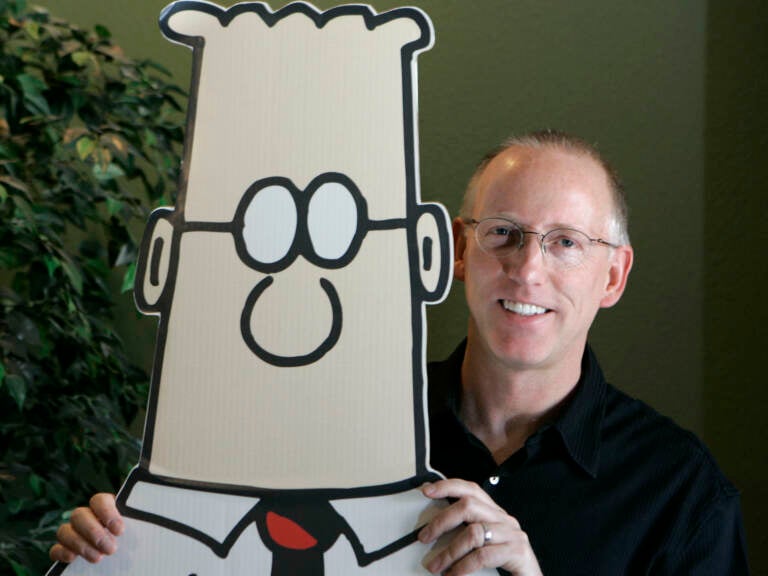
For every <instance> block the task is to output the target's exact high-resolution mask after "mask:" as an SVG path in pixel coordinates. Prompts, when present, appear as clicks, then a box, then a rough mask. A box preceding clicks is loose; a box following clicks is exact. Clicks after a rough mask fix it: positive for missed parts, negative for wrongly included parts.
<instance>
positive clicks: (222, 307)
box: [136, 1, 451, 490]
mask: <svg viewBox="0 0 768 576" xmlns="http://www.w3.org/2000/svg"><path fill="white" fill-rule="evenodd" d="M161 26H162V28H163V31H164V33H165V34H166V36H168V37H169V38H171V39H173V40H175V41H178V42H180V43H183V44H187V45H190V46H192V47H193V48H194V56H195V72H194V77H193V87H192V98H191V104H190V112H189V121H188V130H187V131H188V134H187V143H186V153H185V166H184V181H183V182H182V187H181V190H180V193H179V198H178V201H177V204H176V207H175V209H159V210H157V211H155V212H154V213H153V215H152V217H151V218H150V222H149V225H148V227H147V231H146V233H145V239H144V242H143V245H142V252H141V258H140V265H139V269H138V274H137V280H136V298H137V304H138V306H139V308H140V309H141V310H142V311H144V312H146V313H151V314H157V315H159V316H160V324H159V332H158V345H157V352H156V359H155V368H154V374H153V387H152V394H151V399H150V410H149V413H148V417H147V429H146V432H145V440H144V449H143V454H142V465H143V466H144V467H146V468H148V469H149V471H150V472H151V473H153V474H155V475H158V476H162V477H166V478H170V479H175V480H178V481H182V482H183V481H190V482H203V483H207V484H213V485H219V486H223V487H230V488H232V487H235V488H237V487H242V488H243V489H249V488H267V489H270V488H280V489H297V490H305V489H340V490H348V489H355V488H365V487H370V486H380V485H385V484H389V483H395V482H399V481H402V480H405V479H408V478H411V477H413V476H415V475H417V474H419V473H421V472H423V471H424V470H425V469H426V467H427V454H426V438H425V434H426V432H425V427H424V419H425V416H424V414H425V407H424V387H423V385H424V348H425V347H424V304H425V303H427V302H435V301H439V300H440V299H442V297H443V296H444V292H445V290H446V288H447V284H448V278H449V276H450V262H451V254H450V252H451V243H450V241H449V237H448V225H447V222H448V219H447V215H446V213H445V211H444V210H443V209H442V207H440V206H438V205H435V204H421V203H420V202H419V191H418V181H417V174H418V166H417V157H416V132H415V122H414V107H415V88H414V85H413V81H414V80H413V72H414V68H415V56H416V54H417V52H419V51H421V50H423V49H426V48H428V47H429V45H430V44H431V38H432V36H431V26H430V24H429V21H428V20H427V18H426V16H425V15H423V14H422V13H421V12H420V11H418V10H414V9H398V10H393V11H391V12H386V13H383V14H379V15H377V14H374V13H373V12H372V11H371V10H370V9H369V8H367V7H363V6H344V7H340V8H337V9H333V10H330V11H327V12H324V13H319V12H318V11H316V10H315V9H314V8H312V7H311V6H309V5H308V4H304V3H297V4H291V5H289V6H287V7H286V8H284V9H282V10H280V11H278V12H275V13H272V12H270V11H269V10H268V9H267V8H266V6H264V5H263V4H260V3H248V4H240V5H238V6H236V7H233V8H231V9H230V10H228V11H227V10H223V9H221V8H219V7H217V6H215V5H212V4H208V3H205V2H198V1H180V2H176V3H174V4H172V5H170V6H169V7H168V8H166V10H165V11H164V12H163V15H162V16H161Z"/></svg>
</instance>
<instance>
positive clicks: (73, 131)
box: [0, 0, 184, 575]
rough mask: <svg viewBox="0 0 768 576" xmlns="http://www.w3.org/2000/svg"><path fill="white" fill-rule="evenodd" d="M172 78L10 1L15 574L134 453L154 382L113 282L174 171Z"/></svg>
mask: <svg viewBox="0 0 768 576" xmlns="http://www.w3.org/2000/svg"><path fill="white" fill-rule="evenodd" d="M166 76H167V73H166V72H165V71H164V70H162V69H161V68H160V67H159V66H157V65H156V64H154V63H152V62H150V61H142V62H137V61H133V60H130V59H129V58H127V57H125V56H124V55H123V53H122V51H121V50H120V48H119V47H118V46H116V45H115V44H114V43H113V42H112V40H111V38H110V33H109V31H107V30H106V29H105V28H103V27H98V26H97V27H96V29H95V30H94V31H92V32H87V31H83V30H80V29H78V28H76V27H74V26H72V25H70V24H68V23H66V22H64V21H62V20H59V19H56V18H54V17H52V16H50V15H49V14H48V13H47V12H45V11H42V10H39V9H37V10H32V9H27V8H26V6H25V2H24V1H23V0H0V447H1V450H2V452H1V453H0V573H3V574H5V573H11V574H17V575H23V574H39V573H42V572H43V571H44V570H45V568H46V567H47V566H48V565H49V563H50V562H49V561H48V560H47V548H48V547H49V546H50V545H51V544H52V542H53V539H54V534H55V528H56V527H57V526H58V525H59V524H60V523H61V521H62V520H63V519H64V518H65V517H66V516H65V513H64V512H63V511H65V510H70V509H71V508H73V507H74V506H76V505H80V504H83V503H85V502H87V499H88V497H89V496H90V495H91V494H93V493H94V492H95V491H99V490H107V489H109V490H114V489H115V488H116V487H117V486H119V484H120V481H121V480H122V478H123V477H124V476H125V474H126V473H127V470H128V469H129V468H130V466H131V465H132V464H133V463H135V462H136V461H137V459H138V442H137V441H136V440H135V439H134V438H133V437H132V436H131V435H130V434H129V433H128V431H127V428H128V426H129V425H130V423H131V422H132V421H133V420H134V419H135V418H136V416H137V414H139V412H140V410H141V408H142V407H143V405H144V403H145V398H146V392H147V386H148V384H147V380H148V378H147V375H146V374H145V373H144V372H143V370H141V369H139V368H137V367H136V366H134V365H132V363H131V362H130V361H129V359H128V358H127V357H126V354H125V352H124V350H123V344H122V342H121V341H120V338H119V337H118V335H117V334H116V332H115V330H114V328H113V326H112V323H111V310H112V307H113V299H114V297H113V291H112V288H111V286H113V285H117V286H118V287H119V286H120V285H121V284H122V288H123V290H124V291H125V290H130V289H131V288H132V286H133V274H134V270H135V268H134V266H135V255H136V252H137V245H138V243H139V241H140V238H139V237H137V236H139V235H140V232H137V231H140V230H141V228H142V226H141V225H140V224H141V223H143V222H144V221H145V220H146V217H147V214H148V211H149V209H150V208H151V207H153V206H155V205H158V204H161V203H162V204H167V203H169V202H170V198H169V197H167V196H166V194H169V193H170V191H171V190H172V188H173V185H174V184H175V182H176V180H177V177H178V174H177V172H178V167H179V154H178V153H179V150H180V142H181V139H182V131H181V125H180V124H181V114H179V110H180V106H179V102H178V100H179V99H182V98H183V97H184V95H183V93H182V92H181V91H180V90H179V89H178V88H177V87H175V86H173V85H171V84H170V83H168V81H167V80H166V78H165V77H166ZM115 274H118V278H117V279H115V278H114V276H115ZM120 275H121V276H122V278H120V277H119V276H120ZM150 337H151V336H150Z"/></svg>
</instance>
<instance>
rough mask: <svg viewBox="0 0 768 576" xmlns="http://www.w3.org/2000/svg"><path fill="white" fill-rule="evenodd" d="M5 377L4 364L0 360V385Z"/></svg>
mask: <svg viewBox="0 0 768 576" xmlns="http://www.w3.org/2000/svg"><path fill="white" fill-rule="evenodd" d="M4 379H5V365H4V364H3V363H2V362H0V386H2V385H3V380H4Z"/></svg>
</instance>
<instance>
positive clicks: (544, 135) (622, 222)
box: [459, 130, 629, 244]
mask: <svg viewBox="0 0 768 576" xmlns="http://www.w3.org/2000/svg"><path fill="white" fill-rule="evenodd" d="M513 147H521V148H530V149H533V150H537V149H542V148H551V149H556V150H561V151H563V152H572V153H575V154H580V155H583V156H586V157H588V158H591V159H592V160H594V161H595V162H597V164H598V165H600V167H602V169H603V170H604V171H605V175H606V177H607V179H608V186H609V188H610V191H611V197H612V199H613V219H612V222H611V238H610V241H611V242H614V243H616V244H629V223H628V212H629V209H628V207H627V200H626V196H625V193H624V186H623V185H622V183H621V180H620V179H619V176H618V174H617V172H616V170H615V169H614V168H613V167H612V166H611V165H610V164H609V163H608V161H607V160H606V159H605V158H604V157H603V156H602V155H601V154H600V152H599V151H598V149H597V147H596V146H595V145H593V144H590V143H589V142H587V141H586V140H582V139H581V138H579V137H577V136H572V135H570V134H566V133H565V132H559V131H557V130H540V131H536V132H528V133H527V134H522V135H520V136H511V137H510V138H507V139H506V140H504V142H502V143H501V145H499V146H497V147H496V148H494V149H493V150H491V151H489V152H488V153H487V154H486V155H485V156H483V158H482V160H480V163H479V164H478V165H477V168H476V169H475V172H474V174H472V177H471V178H470V179H469V183H468V184H467V189H466V191H465V192H464V200H463V202H462V204H461V211H460V213H459V215H460V216H461V217H462V218H471V217H472V210H473V208H474V205H475V197H476V196H477V184H478V181H479V180H480V176H482V174H483V172H484V171H485V168H486V167H487V166H488V164H490V163H491V161H492V160H493V159H494V158H496V156H498V155H499V154H501V153H502V152H504V151H505V150H507V149H509V148H513Z"/></svg>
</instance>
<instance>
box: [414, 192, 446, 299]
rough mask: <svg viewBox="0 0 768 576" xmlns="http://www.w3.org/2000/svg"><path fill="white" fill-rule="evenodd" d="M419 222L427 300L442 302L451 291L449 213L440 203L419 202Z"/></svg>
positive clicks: (417, 240) (419, 250) (420, 266)
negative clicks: (449, 290) (449, 284)
mask: <svg viewBox="0 0 768 576" xmlns="http://www.w3.org/2000/svg"><path fill="white" fill-rule="evenodd" d="M417 209H418V212H419V218H418V220H417V222H416V245H417V249H418V253H419V258H418V262H419V276H418V277H419V279H420V280H421V288H422V290H423V291H424V295H423V299H424V301H425V302H434V303H437V302H441V301H442V300H443V299H444V298H445V297H446V296H447V294H448V281H449V279H450V277H451V266H452V265H453V254H452V252H453V246H452V245H451V242H450V236H449V235H448V213H447V212H446V211H445V208H443V207H442V206H441V205H440V204H420V205H419V206H418V208H417Z"/></svg>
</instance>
